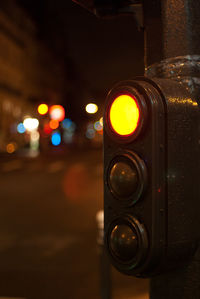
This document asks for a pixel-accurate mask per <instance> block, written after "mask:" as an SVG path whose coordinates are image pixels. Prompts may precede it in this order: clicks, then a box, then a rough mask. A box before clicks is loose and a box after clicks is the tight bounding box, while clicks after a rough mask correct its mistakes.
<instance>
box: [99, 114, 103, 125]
mask: <svg viewBox="0 0 200 299" xmlns="http://www.w3.org/2000/svg"><path fill="white" fill-rule="evenodd" d="M99 122H100V124H101V126H102V127H103V116H102V117H101V118H100V120H99Z"/></svg>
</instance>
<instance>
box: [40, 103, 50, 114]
mask: <svg viewBox="0 0 200 299" xmlns="http://www.w3.org/2000/svg"><path fill="white" fill-rule="evenodd" d="M48 110H49V108H48V106H47V105H46V104H41V105H39V106H38V113H39V114H41V115H45V114H46V113H47V112H48Z"/></svg>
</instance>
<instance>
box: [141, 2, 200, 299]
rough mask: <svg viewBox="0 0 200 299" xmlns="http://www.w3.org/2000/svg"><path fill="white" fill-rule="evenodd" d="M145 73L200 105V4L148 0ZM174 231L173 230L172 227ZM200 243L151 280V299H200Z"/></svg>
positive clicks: (146, 7) (145, 5) (145, 18)
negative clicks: (178, 263) (174, 86)
mask: <svg viewBox="0 0 200 299" xmlns="http://www.w3.org/2000/svg"><path fill="white" fill-rule="evenodd" d="M143 9H144V22H145V73H146V75H147V76H148V77H151V78H154V77H157V78H169V79H172V80H176V81H179V82H180V84H183V85H185V87H186V88H187V89H188V90H189V91H190V93H191V95H192V96H194V97H196V99H197V101H198V102H199V93H200V38H199V34H200V1H197V0H152V1H150V0H144V7H143ZM170 229H173V228H170ZM199 278H200V243H199V247H198V249H197V251H196V253H195V255H194V256H193V258H191V260H190V261H187V262H186V263H185V265H184V266H183V267H182V268H179V267H177V269H175V270H173V271H171V272H168V273H165V274H161V275H159V276H156V277H154V278H152V279H151V282H150V298H151V299H177V298H181V299H199V298H200V279H199Z"/></svg>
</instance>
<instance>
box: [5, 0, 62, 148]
mask: <svg viewBox="0 0 200 299" xmlns="http://www.w3.org/2000/svg"><path fill="white" fill-rule="evenodd" d="M65 86H66V70H65V67H64V63H63V61H62V60H61V58H60V57H57V56H55V54H54V53H53V52H51V50H50V49H48V48H47V47H46V46H45V44H44V43H43V42H42V41H39V40H38V38H37V28H36V25H35V24H34V23H33V21H32V20H31V19H30V17H29V16H28V14H27V13H26V12H25V11H24V10H23V9H22V8H20V7H19V6H18V5H17V3H16V1H14V0H6V1H1V3H0V152H4V151H6V146H7V144H9V143H10V142H15V143H16V144H18V145H19V146H20V143H24V142H25V140H24V138H22V136H19V134H18V133H17V130H16V127H17V124H18V123H19V122H20V121H23V118H24V117H25V116H26V115H30V116H32V117H33V116H35V115H34V113H36V109H35V106H36V105H37V104H38V103H39V102H40V103H42V102H54V103H59V102H61V101H62V99H63V97H64V95H65Z"/></svg>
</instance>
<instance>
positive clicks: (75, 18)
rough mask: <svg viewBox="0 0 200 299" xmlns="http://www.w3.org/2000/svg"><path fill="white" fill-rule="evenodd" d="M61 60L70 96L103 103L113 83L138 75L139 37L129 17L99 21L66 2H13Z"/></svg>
mask: <svg viewBox="0 0 200 299" xmlns="http://www.w3.org/2000/svg"><path fill="white" fill-rule="evenodd" d="M19 3H20V4H21V5H23V6H24V7H26V9H27V10H28V12H29V14H31V15H32V17H33V19H34V20H35V22H36V23H37V25H38V28H39V35H38V36H39V38H41V39H43V40H44V41H46V42H47V43H48V45H49V47H51V48H52V49H53V50H54V51H56V52H57V53H58V55H62V57H64V58H65V61H66V70H67V72H68V77H69V82H70V85H71V90H70V92H71V97H74V98H75V99H76V101H77V100H78V97H80V94H76V93H77V91H79V92H81V95H82V98H81V100H80V99H79V101H80V102H81V103H82V104H84V103H87V102H88V100H89V99H94V101H96V102H97V103H104V100H105V96H106V93H107V92H108V91H109V89H110V88H111V87H112V86H113V85H114V84H115V83H117V82H118V81H121V80H126V79H130V78H131V77H134V76H136V75H142V74H143V32H142V31H139V30H138V29H137V26H136V23H135V20H134V19H133V18H132V17H116V18H111V19H99V18H97V17H96V16H95V15H93V14H92V13H90V12H88V11H87V10H85V9H83V8H82V7H80V6H78V5H77V4H75V3H74V2H72V1H71V0H65V1H63V0H57V1H55V0H40V1H39V0H38V1H32V0H29V1H26V0H19Z"/></svg>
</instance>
